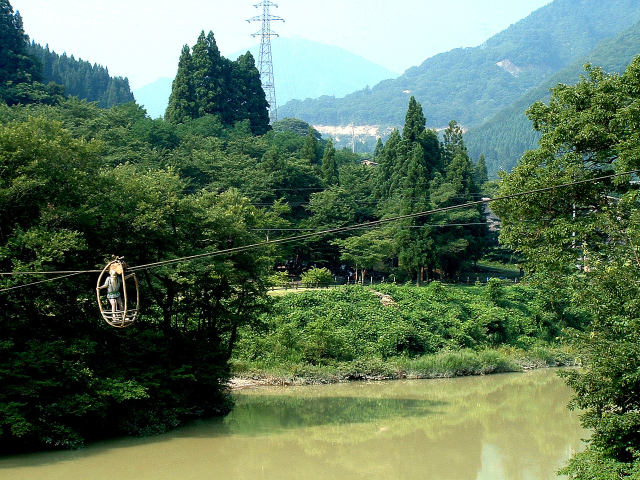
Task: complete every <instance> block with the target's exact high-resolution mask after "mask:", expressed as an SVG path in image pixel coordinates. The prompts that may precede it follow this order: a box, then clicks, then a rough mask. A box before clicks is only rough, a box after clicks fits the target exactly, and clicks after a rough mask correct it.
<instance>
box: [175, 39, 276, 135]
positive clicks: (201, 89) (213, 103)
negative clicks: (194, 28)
mask: <svg viewBox="0 0 640 480" xmlns="http://www.w3.org/2000/svg"><path fill="white" fill-rule="evenodd" d="M206 115H217V116H218V117H219V118H220V120H221V121H222V123H223V124H225V125H234V124H235V123H236V122H240V121H242V120H249V125H250V127H251V131H252V132H253V133H254V134H255V135H262V134H264V133H266V132H267V131H268V129H269V114H268V103H267V101H266V97H265V94H264V90H262V84H261V82H260V73H259V72H258V69H257V68H256V66H255V61H254V59H253V56H252V55H251V53H249V52H247V53H246V54H244V55H241V56H240V57H239V58H238V59H237V60H236V61H235V62H232V61H230V60H227V59H226V58H224V57H223V56H221V55H220V50H219V49H218V45H217V44H216V40H215V37H214V35H213V32H209V34H208V35H206V36H205V33H204V31H202V32H201V33H200V36H199V37H198V40H197V42H196V44H195V45H194V46H193V49H190V48H189V46H188V45H185V46H184V47H183V48H182V53H181V55H180V60H179V63H178V73H177V74H176V78H175V80H174V81H173V86H172V91H171V96H170V97H169V105H168V106H167V111H166V113H165V118H166V120H167V121H169V122H171V123H176V124H178V123H184V122H185V121H186V120H189V119H196V118H200V117H204V116H206Z"/></svg>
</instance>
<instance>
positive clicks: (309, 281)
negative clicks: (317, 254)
mask: <svg viewBox="0 0 640 480" xmlns="http://www.w3.org/2000/svg"><path fill="white" fill-rule="evenodd" d="M332 282H333V275H332V274H331V272H330V271H329V270H328V269H326V268H324V267H323V268H316V267H313V268H310V269H309V270H307V271H306V272H304V273H303V274H302V284H303V285H305V286H307V287H325V286H327V285H330V284H331V283H332Z"/></svg>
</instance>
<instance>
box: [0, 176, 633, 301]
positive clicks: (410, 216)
mask: <svg viewBox="0 0 640 480" xmlns="http://www.w3.org/2000/svg"><path fill="white" fill-rule="evenodd" d="M639 172H640V170H631V171H628V172H623V173H614V174H609V175H603V176H600V177H594V178H590V179H585V180H577V181H573V182H568V183H563V184H560V185H552V186H549V187H543V188H538V189H534V190H528V191H526V192H518V193H513V194H510V195H504V196H502V197H496V198H493V199H491V198H487V199H484V200H477V201H473V202H468V203H464V204H461V205H451V206H448V207H440V208H436V209H432V210H427V211H424V212H417V213H410V214H406V215H400V216H396V217H389V218H383V219H381V220H375V221H371V222H365V223H360V224H357V225H349V226H345V227H338V228H331V229H327V230H321V231H318V232H312V233H306V234H302V235H296V236H293V237H286V238H280V239H275V240H268V241H265V242H260V243H253V244H249V245H244V246H240V247H232V248H227V249H224V250H218V251H216V252H207V253H200V254H197V255H189V256H186V257H179V258H174V259H170V260H162V261H158V262H153V263H148V264H145V265H138V266H136V267H132V268H130V269H129V270H131V271H134V272H136V271H141V270H148V269H151V268H157V267H161V266H165V265H173V264H176V263H182V262H187V261H190V260H196V259H200V258H208V257H218V256H221V255H227V254H230V253H239V252H244V251H247V250H253V249H256V248H262V247H266V246H271V245H281V244H284V243H292V242H297V241H301V240H307V239H310V238H314V237H318V236H324V235H332V234H335V233H342V232H348V231H352V230H359V229H362V228H371V227H375V226H378V225H385V224H387V223H392V222H397V221H399V220H407V219H413V218H420V217H426V216H429V215H433V214H435V213H441V212H448V211H452V210H461V209H464V208H470V207H476V206H479V205H484V204H488V203H491V202H496V201H500V200H510V199H513V198H519V197H523V196H526V195H533V194H536V193H543V192H549V191H552V190H558V189H561V188H567V187H571V186H575V185H583V184H585V183H595V182H600V181H602V180H608V179H611V178H615V177H621V176H625V175H631V174H636V173H639ZM94 272H95V271H94V270H85V271H78V272H75V273H72V274H70V275H66V276H63V277H56V278H53V279H47V280H41V281H39V282H33V283H30V284H26V285H18V286H15V287H10V288H6V289H2V290H0V293H4V292H6V291H10V290H17V289H19V288H26V287H29V286H32V285H37V284H40V283H45V282H51V281H55V280H58V279H60V278H66V277H71V276H75V275H80V274H82V273H94ZM21 273H24V272H21Z"/></svg>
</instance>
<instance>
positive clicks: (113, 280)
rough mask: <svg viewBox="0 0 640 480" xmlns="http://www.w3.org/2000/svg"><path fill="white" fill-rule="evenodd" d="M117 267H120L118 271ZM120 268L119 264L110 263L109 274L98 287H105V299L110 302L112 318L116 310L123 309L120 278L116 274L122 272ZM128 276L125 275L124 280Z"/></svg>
mask: <svg viewBox="0 0 640 480" xmlns="http://www.w3.org/2000/svg"><path fill="white" fill-rule="evenodd" d="M118 267H120V271H118ZM121 269H122V266H121V265H112V267H111V268H110V269H109V276H108V277H107V279H106V280H105V282H104V285H102V286H101V287H98V290H103V289H105V288H106V289H107V299H109V303H110V304H111V314H112V315H113V318H114V319H115V317H116V312H117V311H119V312H122V311H123V310H124V303H123V302H122V294H121V292H120V288H121V287H122V280H121V279H120V277H119V275H118V274H121V273H122V270H121ZM130 276H131V275H128V276H127V277H125V280H126V279H127V278H129V277H130Z"/></svg>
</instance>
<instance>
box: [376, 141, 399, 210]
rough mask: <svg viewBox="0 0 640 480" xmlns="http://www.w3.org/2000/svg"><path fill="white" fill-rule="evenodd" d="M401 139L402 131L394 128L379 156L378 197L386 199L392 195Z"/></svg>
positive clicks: (377, 174) (377, 173) (377, 170)
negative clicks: (393, 177) (397, 152)
mask: <svg viewBox="0 0 640 480" xmlns="http://www.w3.org/2000/svg"><path fill="white" fill-rule="evenodd" d="M401 140H402V137H401V136H400V132H399V131H398V130H395V129H394V130H393V132H391V135H390V136H389V139H388V140H387V143H386V145H384V148H383V150H382V153H381V154H380V155H379V157H378V168H377V169H376V186H375V189H374V192H375V195H376V197H378V198H380V199H382V200H386V199H388V198H389V197H390V196H391V181H392V176H393V171H394V167H395V162H396V151H397V148H398V145H399V144H400V142H401Z"/></svg>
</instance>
